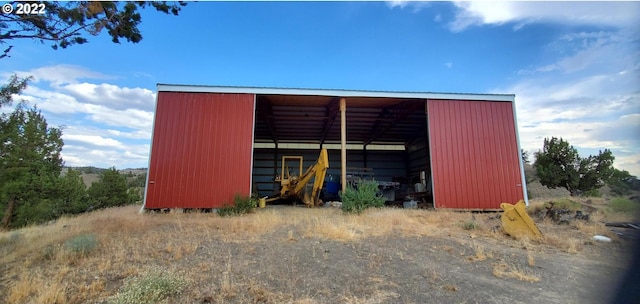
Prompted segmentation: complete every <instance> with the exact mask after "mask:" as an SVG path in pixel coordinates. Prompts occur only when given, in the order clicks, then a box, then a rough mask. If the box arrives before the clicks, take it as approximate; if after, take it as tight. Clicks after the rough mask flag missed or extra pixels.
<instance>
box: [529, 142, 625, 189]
mask: <svg viewBox="0 0 640 304" xmlns="http://www.w3.org/2000/svg"><path fill="white" fill-rule="evenodd" d="M535 157H536V160H535V162H534V166H535V168H536V173H537V175H538V178H539V179H540V183H542V185H545V186H547V187H549V188H556V187H563V188H566V189H567V190H569V192H570V193H571V195H576V194H578V193H580V192H585V191H589V190H593V189H598V188H600V187H602V186H603V185H604V182H605V181H606V180H608V179H609V178H610V176H611V174H612V172H613V171H612V170H613V160H614V157H613V154H612V153H611V151H609V150H607V149H605V150H604V151H600V153H599V154H598V155H596V156H591V155H590V156H588V157H586V158H581V157H580V156H579V155H578V150H576V149H575V148H574V147H573V146H572V145H570V144H569V142H567V141H565V140H563V139H562V138H556V137H552V138H551V139H548V138H545V139H544V145H543V148H542V151H538V152H536V153H535Z"/></svg>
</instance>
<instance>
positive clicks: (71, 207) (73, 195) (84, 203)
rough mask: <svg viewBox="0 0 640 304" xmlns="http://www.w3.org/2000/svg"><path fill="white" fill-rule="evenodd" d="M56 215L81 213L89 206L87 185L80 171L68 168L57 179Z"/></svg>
mask: <svg viewBox="0 0 640 304" xmlns="http://www.w3.org/2000/svg"><path fill="white" fill-rule="evenodd" d="M57 190H58V191H57V193H56V198H57V206H56V209H55V210H56V215H58V216H60V215H62V214H77V213H82V212H84V211H86V210H87V208H88V207H89V204H88V200H87V186H85V184H84V181H83V180H82V176H81V174H80V171H78V170H73V169H69V170H68V171H67V173H65V175H64V176H63V177H60V179H59V180H58V186H57Z"/></svg>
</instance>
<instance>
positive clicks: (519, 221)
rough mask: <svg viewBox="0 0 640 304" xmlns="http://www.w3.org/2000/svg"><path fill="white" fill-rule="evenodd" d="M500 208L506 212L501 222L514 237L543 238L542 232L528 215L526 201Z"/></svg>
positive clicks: (502, 205)
mask: <svg viewBox="0 0 640 304" xmlns="http://www.w3.org/2000/svg"><path fill="white" fill-rule="evenodd" d="M500 208H502V210H504V212H503V213H502V216H501V217H500V221H501V222H502V228H503V229H504V231H505V232H506V233H508V234H509V235H511V236H512V237H529V238H539V237H542V232H540V230H539V229H538V226H536V224H535V223H534V222H533V220H532V219H531V217H529V214H527V210H526V208H527V206H526V205H525V203H524V201H519V202H517V203H516V204H515V205H512V204H509V203H502V204H500Z"/></svg>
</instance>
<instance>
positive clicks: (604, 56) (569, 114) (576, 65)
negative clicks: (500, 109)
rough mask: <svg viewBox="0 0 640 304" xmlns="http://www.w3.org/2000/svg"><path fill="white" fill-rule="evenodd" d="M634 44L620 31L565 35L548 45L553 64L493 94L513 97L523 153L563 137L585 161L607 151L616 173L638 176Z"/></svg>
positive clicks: (638, 72) (639, 98) (639, 106)
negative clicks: (591, 156) (603, 150)
mask: <svg viewBox="0 0 640 304" xmlns="http://www.w3.org/2000/svg"><path fill="white" fill-rule="evenodd" d="M605 36H606V38H603V37H605ZM568 38H570V39H568ZM635 43H636V38H635V37H633V36H632V35H629V34H628V33H626V32H624V31H620V32H610V33H607V34H606V35H603V33H602V32H594V33H575V34H571V35H565V36H563V37H560V38H559V39H558V40H557V41H554V42H553V43H551V44H550V49H551V50H552V51H551V52H550V54H549V58H556V60H552V61H550V62H545V63H543V64H541V65H540V66H538V67H536V66H530V67H528V68H527V69H525V70H521V71H520V72H518V76H520V78H518V79H517V81H516V82H515V83H513V84H511V85H510V86H508V87H506V88H503V89H500V90H495V92H509V93H515V94H516V109H517V115H518V125H519V133H520V140H521V145H522V147H523V149H525V150H528V151H530V152H534V151H537V150H539V149H541V148H542V142H543V139H544V138H545V137H552V136H555V137H562V138H564V139H566V140H568V141H569V143H571V144H572V145H574V146H575V147H576V148H577V149H578V150H579V151H581V152H580V153H581V154H585V155H588V154H592V153H593V151H598V150H600V149H605V148H606V149H611V151H612V152H613V154H614V156H616V161H615V164H614V165H615V166H616V167H618V168H620V169H624V170H628V171H629V172H631V173H632V174H634V175H640V135H638V134H640V91H638V79H640V69H639V68H638V67H639V66H640V65H639V63H638V62H639V60H640V59H638V58H640V56H639V55H640V53H639V51H638V50H637V49H635V48H634V45H635ZM554 52H557V53H560V54H562V56H560V57H558V56H557V54H555V53H554ZM523 71H526V72H523Z"/></svg>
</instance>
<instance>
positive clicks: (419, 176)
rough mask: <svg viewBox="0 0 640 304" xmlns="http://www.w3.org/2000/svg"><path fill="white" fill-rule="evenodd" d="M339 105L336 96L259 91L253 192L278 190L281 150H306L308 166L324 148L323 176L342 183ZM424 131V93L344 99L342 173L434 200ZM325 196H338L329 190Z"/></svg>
mask: <svg viewBox="0 0 640 304" xmlns="http://www.w3.org/2000/svg"><path fill="white" fill-rule="evenodd" d="M339 104H340V97H331V96H302V95H256V116H255V131H254V153H253V191H254V193H258V194H259V195H260V196H261V197H262V196H268V195H271V194H273V193H274V192H276V191H278V188H279V184H277V183H275V182H274V178H275V176H276V175H278V174H281V172H279V171H281V161H282V156H283V155H287V156H303V157H304V166H303V167H304V169H306V168H308V167H309V166H311V165H313V164H314V163H315V162H316V160H317V158H318V153H319V151H320V149H321V148H326V149H327V150H328V153H329V163H330V165H329V169H328V170H327V176H326V180H328V181H329V180H335V181H340V175H341V151H340V148H341V146H340V142H341V123H340V108H339V107H340V105H339ZM427 137H428V132H427V115H426V100H424V99H402V98H388V97H348V98H346V143H347V160H346V164H347V166H346V167H347V170H346V171H347V176H348V177H350V178H351V177H354V176H356V177H357V176H361V177H364V178H374V179H375V180H376V181H379V182H397V183H398V184H397V185H398V186H396V187H395V190H394V192H395V193H394V195H393V196H392V197H387V198H388V200H389V199H392V200H395V201H401V200H402V199H403V198H404V197H405V196H406V195H407V194H414V195H417V196H419V198H420V199H421V200H422V202H424V203H429V202H431V197H430V196H429V193H428V192H429V191H428V190H429V189H428V188H429V187H426V185H427V184H428V181H429V179H430V178H429V175H430V169H429V163H430V162H429V153H428V151H429V149H428V138H427ZM416 183H421V184H422V185H425V186H424V187H421V186H420V185H418V186H416V185H415V184H416ZM416 188H417V189H416ZM416 192H418V193H416ZM322 197H324V198H325V199H336V197H335V195H334V194H333V193H328V192H327V191H325V192H324V193H323V195H322Z"/></svg>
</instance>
